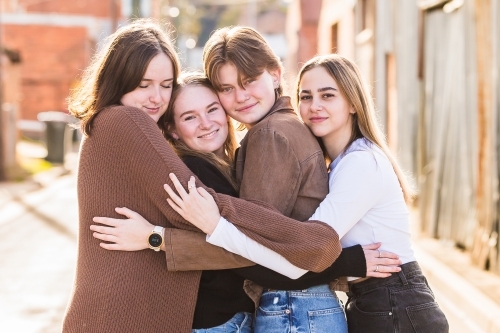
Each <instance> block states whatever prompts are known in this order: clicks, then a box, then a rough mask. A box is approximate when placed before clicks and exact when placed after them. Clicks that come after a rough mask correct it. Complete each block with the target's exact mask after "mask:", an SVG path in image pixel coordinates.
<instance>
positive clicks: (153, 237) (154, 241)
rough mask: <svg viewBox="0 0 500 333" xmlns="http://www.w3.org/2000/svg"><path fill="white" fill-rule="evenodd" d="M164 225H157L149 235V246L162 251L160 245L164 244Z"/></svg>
mask: <svg viewBox="0 0 500 333" xmlns="http://www.w3.org/2000/svg"><path fill="white" fill-rule="evenodd" d="M163 229H164V228H163V227H160V226H159V225H157V226H156V227H154V229H153V231H152V232H151V234H150V235H149V237H148V244H149V248H150V249H152V250H155V251H160V246H161V245H162V244H163Z"/></svg>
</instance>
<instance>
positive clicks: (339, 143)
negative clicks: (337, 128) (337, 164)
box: [321, 129, 351, 161]
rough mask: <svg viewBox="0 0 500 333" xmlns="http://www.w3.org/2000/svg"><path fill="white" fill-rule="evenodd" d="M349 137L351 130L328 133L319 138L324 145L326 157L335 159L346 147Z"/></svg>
mask: <svg viewBox="0 0 500 333" xmlns="http://www.w3.org/2000/svg"><path fill="white" fill-rule="evenodd" d="M350 139H351V130H350V129H349V130H345V131H343V132H341V133H330V134H328V135H325V136H324V137H322V138H321V140H322V141H323V144H324V145H325V148H326V152H327V154H328V157H330V159H331V160H332V161H333V160H335V159H336V158H337V157H338V156H339V155H340V154H341V153H342V152H343V151H344V150H345V149H346V148H347V144H348V143H349V140H350Z"/></svg>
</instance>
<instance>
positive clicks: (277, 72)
mask: <svg viewBox="0 0 500 333" xmlns="http://www.w3.org/2000/svg"><path fill="white" fill-rule="evenodd" d="M269 74H271V77H272V78H273V85H274V88H275V89H276V88H278V87H279V86H280V79H281V68H276V69H273V70H270V71H269Z"/></svg>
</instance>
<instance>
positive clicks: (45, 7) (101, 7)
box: [17, 0, 120, 17]
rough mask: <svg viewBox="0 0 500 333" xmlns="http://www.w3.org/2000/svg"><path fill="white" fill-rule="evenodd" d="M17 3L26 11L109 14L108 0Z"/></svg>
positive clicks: (102, 15) (28, 1)
mask: <svg viewBox="0 0 500 333" xmlns="http://www.w3.org/2000/svg"><path fill="white" fill-rule="evenodd" d="M115 1H116V2H117V3H118V2H120V1H119V0H118V1H117V0H115ZM17 3H18V6H19V7H21V8H22V9H23V10H24V11H26V12H37V13H59V14H73V15H91V16H96V17H110V16H111V1H110V0H44V1H40V0H38V1H33V0H18V1H17Z"/></svg>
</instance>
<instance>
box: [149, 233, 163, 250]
mask: <svg viewBox="0 0 500 333" xmlns="http://www.w3.org/2000/svg"><path fill="white" fill-rule="evenodd" d="M148 241H149V245H151V246H152V247H158V246H160V245H161V241H162V239H161V235H158V234H151V235H149V238H148Z"/></svg>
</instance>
